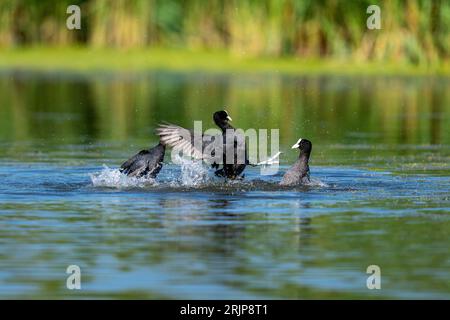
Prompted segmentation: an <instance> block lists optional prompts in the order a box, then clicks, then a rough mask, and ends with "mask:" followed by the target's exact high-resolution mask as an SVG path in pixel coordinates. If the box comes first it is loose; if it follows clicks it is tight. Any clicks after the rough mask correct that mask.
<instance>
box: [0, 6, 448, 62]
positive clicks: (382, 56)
mask: <svg viewBox="0 0 450 320" xmlns="http://www.w3.org/2000/svg"><path fill="white" fill-rule="evenodd" d="M70 4H77V5H79V6H80V8H81V12H82V29H81V30H77V31H70V30H68V29H67V28H66V26H65V25H66V19H67V17H68V14H67V13H66V8H67V6H68V5H70ZM371 4H378V5H379V6H380V8H381V19H382V29H381V30H368V29H367V27H366V19H367V18H368V16H369V14H367V13H366V10H367V7H368V6H369V5H371ZM36 45H37V46H51V47H55V46H57V47H60V46H65V47H67V46H70V47H74V46H75V47H79V46H82V47H88V48H94V49H98V48H108V49H111V48H114V49H120V50H130V49H133V50H136V49H143V48H145V49H148V48H171V49H173V50H174V51H177V50H180V53H181V54H182V53H183V52H185V51H186V50H193V51H211V50H212V51H215V52H216V51H219V52H224V53H227V54H229V55H231V56H233V57H246V58H249V57H263V58H274V57H276V58H280V57H300V58H302V59H325V60H327V59H333V60H337V61H347V62H351V63H367V62H371V63H374V62H375V63H391V64H397V63H403V64H407V65H412V66H426V67H433V68H434V69H439V68H441V66H442V65H443V64H444V65H445V66H447V67H448V61H449V57H450V1H442V0H433V1H429V0H407V1H400V0H398V1H395V0H378V1H376V0H357V1H338V0H329V1H317V0H303V1H297V0H267V1H255V0H239V1H237V0H230V1H224V0H210V1H203V0H185V1H181V0H176V1H174V0H172V1H168V0H58V1H56V0H26V1H25V0H3V1H1V2H0V47H2V48H3V49H5V48H17V47H19V48H21V47H24V46H36Z"/></svg>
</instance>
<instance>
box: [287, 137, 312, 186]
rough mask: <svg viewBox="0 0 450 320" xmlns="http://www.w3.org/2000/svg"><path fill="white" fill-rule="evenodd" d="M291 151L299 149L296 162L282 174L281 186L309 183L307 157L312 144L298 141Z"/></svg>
mask: <svg viewBox="0 0 450 320" xmlns="http://www.w3.org/2000/svg"><path fill="white" fill-rule="evenodd" d="M292 149H300V154H299V156H298V159H297V161H296V162H295V163H294V164H293V165H292V167H291V168H289V170H288V171H287V172H286V173H285V174H284V176H283V179H282V180H281V182H280V184H281V185H287V186H289V185H298V184H304V183H308V182H310V178H309V164H308V162H309V157H310V155H311V151H312V143H311V141H309V140H307V139H299V140H298V141H297V142H296V143H295V144H294V145H293V146H292Z"/></svg>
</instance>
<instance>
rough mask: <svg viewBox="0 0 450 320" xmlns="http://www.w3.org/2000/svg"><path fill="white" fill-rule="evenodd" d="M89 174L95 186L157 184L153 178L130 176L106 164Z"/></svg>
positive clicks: (127, 186)
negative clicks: (98, 170) (99, 169)
mask: <svg viewBox="0 0 450 320" xmlns="http://www.w3.org/2000/svg"><path fill="white" fill-rule="evenodd" d="M89 176H90V178H91V181H92V184H93V185H94V186H95V187H109V188H133V187H139V188H142V187H145V186H148V185H156V181H155V180H154V179H152V178H147V177H141V178H136V177H128V176H127V175H126V174H123V173H122V172H120V170H119V169H112V168H109V167H108V166H106V165H103V170H102V171H100V172H97V173H92V174H89Z"/></svg>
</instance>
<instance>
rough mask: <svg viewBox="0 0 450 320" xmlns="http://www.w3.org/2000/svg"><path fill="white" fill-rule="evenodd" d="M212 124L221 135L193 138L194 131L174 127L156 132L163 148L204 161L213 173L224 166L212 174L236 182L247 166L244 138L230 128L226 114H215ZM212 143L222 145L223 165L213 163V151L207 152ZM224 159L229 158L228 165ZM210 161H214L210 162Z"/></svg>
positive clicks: (167, 125) (164, 127) (194, 136)
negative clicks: (176, 150) (174, 149)
mask: <svg viewBox="0 0 450 320" xmlns="http://www.w3.org/2000/svg"><path fill="white" fill-rule="evenodd" d="M213 120H214V122H215V124H216V125H217V126H218V127H219V128H220V129H221V131H222V134H221V135H206V134H203V133H202V134H201V135H195V134H194V131H193V130H188V129H185V128H182V127H179V126H177V125H173V124H162V125H160V126H159V127H158V129H157V130H156V131H157V134H158V135H159V136H160V139H161V141H162V142H163V143H164V144H166V145H168V146H170V147H172V148H176V149H179V150H182V151H183V152H184V153H186V154H188V155H191V156H192V157H193V158H194V159H198V160H204V161H205V162H207V163H209V164H211V166H212V167H213V168H215V169H218V168H219V167H220V164H223V166H222V168H221V169H218V170H216V171H215V174H216V175H218V176H223V177H226V178H229V179H236V178H239V177H240V175H241V174H242V172H243V171H244V169H245V167H246V165H247V164H248V154H247V148H246V144H245V136H244V135H242V134H241V133H240V132H237V131H236V129H235V128H234V127H233V126H232V125H231V124H230V121H232V119H231V117H230V116H229V115H228V113H227V112H226V111H225V110H222V111H217V112H215V113H214V115H213ZM227 134H228V135H230V136H229V139H230V138H232V139H233V141H230V143H227ZM196 139H197V140H198V141H196ZM213 143H222V150H223V155H222V157H221V158H222V159H221V160H222V161H215V160H217V158H218V157H216V155H215V152H214V151H213V152H210V151H211V149H213V150H214V148H213V147H214V145H212V144H213ZM227 155H229V158H231V159H229V161H227ZM219 158H220V156H219ZM241 158H242V159H241ZM213 159H215V160H214V161H213ZM217 162H219V163H217ZM220 162H221V163H220Z"/></svg>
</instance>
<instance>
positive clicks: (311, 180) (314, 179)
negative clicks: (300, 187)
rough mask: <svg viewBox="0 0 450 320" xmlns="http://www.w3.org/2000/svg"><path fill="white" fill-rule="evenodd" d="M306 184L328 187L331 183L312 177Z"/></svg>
mask: <svg viewBox="0 0 450 320" xmlns="http://www.w3.org/2000/svg"><path fill="white" fill-rule="evenodd" d="M305 185H307V186H310V187H320V188H328V187H329V185H328V184H326V183H325V182H322V181H320V180H319V179H317V178H310V180H309V182H306V183H305Z"/></svg>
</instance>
